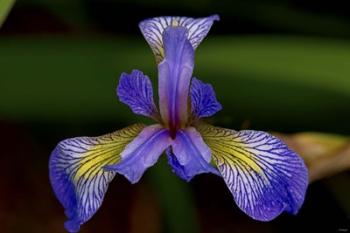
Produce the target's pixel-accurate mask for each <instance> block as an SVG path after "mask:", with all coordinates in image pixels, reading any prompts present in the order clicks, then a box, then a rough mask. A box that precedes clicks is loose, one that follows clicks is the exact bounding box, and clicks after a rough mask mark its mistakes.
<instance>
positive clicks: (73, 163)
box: [49, 124, 144, 232]
mask: <svg viewBox="0 0 350 233" xmlns="http://www.w3.org/2000/svg"><path fill="white" fill-rule="evenodd" d="M143 128H144V126H143V125H142V124H135V125H132V126H130V127H127V128H124V129H121V130H118V131H116V132H114V133H111V134H107V135H104V136H101V137H78V138H71V139H66V140H64V141H62V142H60V143H59V144H58V145H57V146H56V148H55V149H54V151H53V152H52V154H51V157H50V162H49V169H50V181H51V185H52V187H53V190H54V192H55V194H56V196H57V198H58V199H59V201H60V202H61V204H62V205H63V207H64V208H65V213H66V215H67V217H68V219H69V220H68V221H66V223H65V227H66V229H67V230H68V231H69V232H78V231H79V228H80V225H81V224H83V223H85V222H86V221H87V220H89V219H90V218H91V217H92V215H93V214H94V213H95V212H96V211H97V210H98V208H99V207H100V205H101V203H102V201H103V197H104V194H105V192H106V191H107V188H108V184H109V182H110V181H111V180H112V179H113V177H114V175H115V172H111V171H104V170H103V168H102V167H104V166H105V165H108V164H114V163H116V162H118V161H119V160H120V153H121V152H122V150H123V149H124V148H125V146H126V145H127V144H128V143H129V142H131V141H132V140H133V139H134V138H135V137H136V136H137V135H138V134H139V132H141V130H142V129H143Z"/></svg>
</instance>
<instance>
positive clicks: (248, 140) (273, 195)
mask: <svg viewBox="0 0 350 233" xmlns="http://www.w3.org/2000/svg"><path fill="white" fill-rule="evenodd" d="M198 130H199V132H200V133H201V135H202V136H203V139H204V141H205V142H206V143H207V144H208V145H209V147H210V148H211V151H212V156H213V159H214V161H215V162H216V164H217V166H218V169H219V170H220V172H221V174H222V176H223V177H224V180H225V182H226V185H227V187H228V188H229V189H230V191H231V192H232V194H233V197H234V199H235V201H236V203H237V205H238V206H239V207H240V208H241V209H242V210H243V211H244V212H245V213H246V214H248V215H249V216H251V217H252V218H254V219H256V220H260V221H269V220H272V219H273V218H275V217H277V216H278V215H279V214H280V213H281V212H282V211H284V210H285V211H287V212H289V213H293V214H296V213H297V212H298V210H299V208H300V207H301V205H302V203H303V201H304V196H305V192H306V188H307V184H308V173H307V169H306V166H305V164H304V162H303V160H302V159H301V158H300V157H299V156H298V155H297V154H296V153H294V152H293V151H292V150H290V149H288V147H287V146H286V145H285V144H284V143H283V142H282V141H281V140H279V139H277V138H276V137H274V136H272V135H270V134H268V133H265V132H260V131H251V130H243V131H239V132H237V131H234V130H229V129H223V128H218V127H214V126H208V125H200V126H199V127H198Z"/></svg>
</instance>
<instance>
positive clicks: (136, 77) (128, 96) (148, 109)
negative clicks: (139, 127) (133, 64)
mask: <svg viewBox="0 0 350 233" xmlns="http://www.w3.org/2000/svg"><path fill="white" fill-rule="evenodd" d="M117 95H118V96H119V100H120V101H121V102H122V103H124V104H126V105H128V106H129V107H130V108H131V110H132V111H133V112H134V113H136V114H140V115H143V116H148V117H152V118H154V119H156V120H157V119H159V114H158V111H157V107H156V105H155V104H154V101H153V89H152V83H151V81H150V79H149V78H148V77H147V76H146V75H144V74H143V73H142V72H141V71H138V70H133V71H132V72H131V74H126V73H122V75H121V76H120V79H119V85H118V88H117Z"/></svg>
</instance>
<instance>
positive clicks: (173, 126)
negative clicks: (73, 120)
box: [49, 15, 308, 232]
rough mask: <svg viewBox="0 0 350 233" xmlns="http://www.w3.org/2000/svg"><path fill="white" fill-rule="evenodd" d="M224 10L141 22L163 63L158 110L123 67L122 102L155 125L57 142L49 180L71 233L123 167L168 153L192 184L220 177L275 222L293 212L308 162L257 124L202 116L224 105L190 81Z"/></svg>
mask: <svg viewBox="0 0 350 233" xmlns="http://www.w3.org/2000/svg"><path fill="white" fill-rule="evenodd" d="M218 19H219V17H218V16H217V15H213V16H210V17H206V18H198V19H193V18H187V17H159V18H152V19H147V20H145V21H142V22H141V23H140V29H141V31H142V33H143V35H144V37H145V38H146V40H147V42H148V43H149V45H150V46H151V48H152V50H153V52H154V54H155V56H156V61H157V64H158V82H159V83H158V94H159V111H158V109H157V106H156V104H155V103H154V101H153V90H152V84H151V81H150V79H149V78H148V77H147V76H146V75H144V74H143V73H142V72H141V71H138V70H134V71H132V72H131V73H130V74H127V73H123V74H122V75H121V77H120V81H119V85H118V88H117V95H118V96H119V99H120V101H121V102H123V103H125V104H127V105H128V106H129V107H130V108H131V110H132V111H133V112H134V113H136V114H140V115H143V116H147V117H150V118H152V119H154V120H155V121H156V124H153V125H150V126H145V125H143V124H135V125H132V126H129V127H126V128H124V129H121V130H118V131H115V132H113V133H110V134H106V135H103V136H100V137H77V138H71V139H66V140H64V141H62V142H60V143H59V144H58V145H57V147H56V148H55V149H54V151H53V152H52V155H51V158H50V163H49V167H50V179H51V184H52V187H53V189H54V192H55V194H56V196H57V198H58V199H59V200H60V202H61V204H62V205H63V206H64V208H65V213H66V215H67V217H68V221H66V223H65V227H66V229H67V230H68V231H69V232H77V231H79V228H80V225H81V224H83V223H85V222H86V221H87V220H89V219H90V218H91V217H92V216H93V214H94V213H95V212H96V211H97V210H98V208H99V207H100V205H101V203H102V201H103V197H104V194H105V192H106V191H107V188H108V184H109V182H110V181H111V180H112V179H113V178H114V176H115V174H116V173H119V174H121V175H124V176H125V177H126V178H127V179H128V180H129V181H130V182H131V183H136V182H138V181H139V180H140V178H141V176H142V175H143V173H144V172H145V171H146V169H147V168H149V167H151V166H152V165H153V164H155V163H156V162H157V160H158V158H159V156H160V155H161V154H162V153H163V152H164V151H165V152H166V154H167V157H168V161H169V164H170V166H171V167H172V170H173V171H174V173H175V174H176V175H178V176H179V177H180V178H182V179H184V180H186V181H189V180H191V179H192V178H193V177H194V176H195V175H198V174H201V173H213V174H216V175H218V176H221V177H222V178H223V179H224V181H225V183H226V185H227V187H228V188H229V190H230V191H231V193H232V195H233V198H234V200H235V202H236V204H237V205H238V207H239V208H240V209H242V211H244V212H245V213H246V214H248V215H249V216H250V217H252V218H253V219H256V220H261V221H269V220H272V219H274V218H275V217H277V216H278V215H279V214H281V212H283V211H287V212H289V213H292V214H296V213H297V212H298V210H299V208H300V207H301V205H302V203H303V201H304V196H305V192H306V188H307V183H308V174H307V169H306V167H305V164H304V162H303V160H302V159H301V158H300V157H299V156H298V155H297V154H296V153H295V152H293V151H292V150H290V149H289V148H288V147H287V146H286V145H285V144H284V143H283V142H282V141H281V140H279V139H277V138H276V137H274V136H272V135H270V134H268V133H265V132H260V131H252V130H243V131H234V130H230V129H224V128H219V127H214V126H211V125H208V124H205V123H203V121H202V120H201V119H202V118H205V117H210V116H212V115H214V114H215V113H216V112H217V111H219V110H221V105H220V103H219V102H218V101H217V99H216V97H215V92H214V90H213V87H212V86H211V85H210V84H206V83H203V82H202V81H200V80H199V79H196V78H193V77H192V73H193V68H194V52H195V49H196V48H197V46H198V45H199V44H200V42H201V41H202V40H203V39H204V37H205V36H206V35H207V33H208V32H209V30H210V28H211V26H212V24H213V22H214V21H215V20H218Z"/></svg>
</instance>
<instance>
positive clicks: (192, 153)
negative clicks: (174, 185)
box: [167, 127, 220, 181]
mask: <svg viewBox="0 0 350 233" xmlns="http://www.w3.org/2000/svg"><path fill="white" fill-rule="evenodd" d="M167 156H168V162H169V164H170V165H171V166H172V168H173V172H174V173H175V174H176V175H178V176H179V177H180V178H182V179H184V180H186V181H190V180H191V179H192V178H193V177H194V176H195V175H198V174H201V173H208V172H211V173H214V174H216V175H220V173H219V172H218V170H216V169H215V168H214V167H212V165H211V164H210V161H211V156H210V148H209V147H208V146H207V145H206V144H205V143H204V141H203V139H202V137H201V135H200V134H199V133H198V132H197V130H196V129H195V128H193V127H190V128H186V129H182V130H179V131H178V132H177V134H176V138H175V139H174V142H173V145H172V151H171V150H167Z"/></svg>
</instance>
